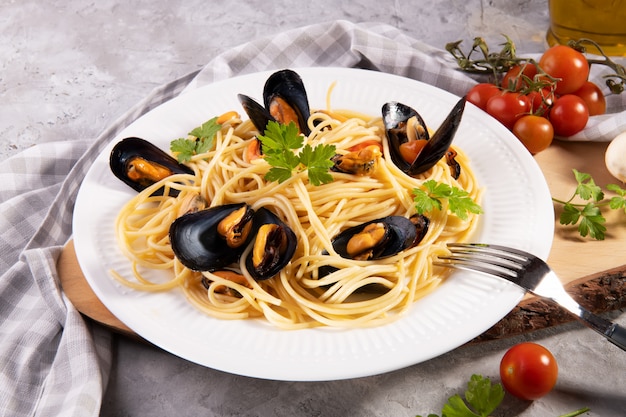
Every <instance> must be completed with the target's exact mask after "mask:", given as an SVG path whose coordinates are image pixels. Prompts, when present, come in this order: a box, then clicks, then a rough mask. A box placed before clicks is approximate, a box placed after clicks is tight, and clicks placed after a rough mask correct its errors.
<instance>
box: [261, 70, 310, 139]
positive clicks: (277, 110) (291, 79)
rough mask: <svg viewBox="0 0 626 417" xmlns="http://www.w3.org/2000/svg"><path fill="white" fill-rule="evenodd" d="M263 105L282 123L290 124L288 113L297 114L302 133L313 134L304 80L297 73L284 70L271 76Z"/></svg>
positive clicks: (265, 89)
mask: <svg viewBox="0 0 626 417" xmlns="http://www.w3.org/2000/svg"><path fill="white" fill-rule="evenodd" d="M263 104H264V105H265V108H266V109H267V110H268V111H269V112H270V114H271V115H272V116H273V117H274V119H276V120H278V121H280V122H281V123H286V122H288V119H289V118H290V117H291V116H287V118H285V116H286V115H287V114H288V113H290V112H293V113H295V116H296V117H297V121H298V127H299V128H300V131H301V132H302V133H304V134H305V135H308V134H309V133H311V131H310V129H309V128H308V120H309V116H310V115H311V113H310V109H309V99H308V97H307V93H306V89H305V88H304V83H303V82H302V78H300V75H298V73H296V72H295V71H292V70H289V69H284V70H280V71H277V72H275V73H273V74H272V75H270V76H269V78H268V79H267V81H266V82H265V86H264V87H263Z"/></svg>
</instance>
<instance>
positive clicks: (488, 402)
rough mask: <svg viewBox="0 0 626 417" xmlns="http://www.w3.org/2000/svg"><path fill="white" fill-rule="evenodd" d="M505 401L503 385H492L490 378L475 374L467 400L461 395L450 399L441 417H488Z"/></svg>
mask: <svg viewBox="0 0 626 417" xmlns="http://www.w3.org/2000/svg"><path fill="white" fill-rule="evenodd" d="M503 399H504V388H502V384H500V383H495V384H492V383H491V381H490V380H489V378H485V377H483V376H481V375H476V374H474V375H472V377H471V378H470V380H469V382H468V383H467V390H466V391H465V400H463V398H461V396H460V395H459V394H455V395H453V396H452V397H450V398H448V402H446V403H445V404H444V406H443V409H442V410H441V415H442V416H444V417H487V416H489V415H490V414H491V413H492V412H493V411H494V410H495V409H496V408H497V407H498V406H499V405H500V403H501V402H502V400H503ZM470 406H471V408H470ZM417 417H420V416H417ZM428 417H437V415H436V414H429V415H428Z"/></svg>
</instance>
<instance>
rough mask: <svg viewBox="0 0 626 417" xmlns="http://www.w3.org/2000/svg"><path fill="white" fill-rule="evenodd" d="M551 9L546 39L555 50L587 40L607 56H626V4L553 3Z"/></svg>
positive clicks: (617, 0)
mask: <svg viewBox="0 0 626 417" xmlns="http://www.w3.org/2000/svg"><path fill="white" fill-rule="evenodd" d="M549 7H550V29H549V30H548V33H547V35H546V39H547V40H548V44H550V45H551V46H553V45H556V44H567V42H568V41H570V40H578V39H581V38H587V39H592V40H594V41H595V42H597V43H598V44H599V45H600V47H601V48H602V50H603V51H604V53H605V54H607V55H614V56H626V0H549ZM585 46H586V47H587V51H588V52H591V53H598V52H597V50H596V49H595V48H593V47H592V46H588V45H585Z"/></svg>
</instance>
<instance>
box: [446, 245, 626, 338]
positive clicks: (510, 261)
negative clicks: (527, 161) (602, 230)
mask: <svg viewBox="0 0 626 417" xmlns="http://www.w3.org/2000/svg"><path fill="white" fill-rule="evenodd" d="M448 248H449V249H450V252H451V254H450V255H448V256H440V257H439V260H440V261H436V262H435V265H440V266H446V267H452V268H458V269H465V270H470V271H478V272H482V273H485V274H489V275H494V276H496V277H500V278H503V279H505V280H507V281H510V282H512V283H514V284H516V285H518V286H520V287H522V288H523V289H524V290H526V291H530V292H531V293H533V294H535V295H538V296H540V297H543V298H546V299H548V300H551V301H553V302H555V303H557V304H559V305H560V306H562V307H564V308H565V309H567V310H568V311H570V312H571V313H572V314H574V315H575V316H576V318H578V319H579V320H580V321H582V322H583V323H584V324H585V325H586V326H588V327H590V328H591V329H593V330H595V331H596V332H598V333H600V334H601V335H602V336H604V337H606V338H607V339H608V340H609V341H610V342H611V343H613V344H615V345H616V346H619V347H620V348H621V349H623V350H626V328H624V327H622V326H619V325H618V324H616V323H613V322H611V321H609V320H607V319H605V318H602V317H600V316H597V315H595V314H593V313H591V312H590V311H588V310H586V309H584V308H583V307H581V306H580V305H579V304H578V303H577V302H576V301H574V299H573V298H572V297H571V296H570V295H569V294H568V293H567V292H566V291H565V288H563V284H562V283H561V280H560V279H559V277H558V276H557V275H556V274H555V273H554V271H552V269H551V268H550V267H549V266H548V264H546V263H545V262H544V261H543V260H541V259H539V258H538V257H536V256H535V255H532V254H530V253H528V252H524V251H521V250H518V249H512V248H508V247H505V246H498V245H488V244H483V243H450V244H448Z"/></svg>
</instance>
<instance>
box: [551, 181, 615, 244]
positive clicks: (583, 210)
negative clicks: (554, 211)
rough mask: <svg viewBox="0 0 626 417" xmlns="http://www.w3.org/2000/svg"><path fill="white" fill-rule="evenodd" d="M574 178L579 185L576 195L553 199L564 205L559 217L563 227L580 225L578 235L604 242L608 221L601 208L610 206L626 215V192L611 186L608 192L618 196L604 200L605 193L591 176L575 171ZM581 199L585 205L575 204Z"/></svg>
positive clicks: (613, 185)
mask: <svg viewBox="0 0 626 417" xmlns="http://www.w3.org/2000/svg"><path fill="white" fill-rule="evenodd" d="M573 172H574V177H575V178H576V182H577V183H578V184H577V186H576V189H575V190H574V193H573V194H572V196H571V197H570V199H569V200H567V201H564V200H559V199H556V198H554V197H553V198H552V201H554V202H555V203H559V204H562V205H563V212H562V213H561V215H560V217H559V223H561V224H562V225H576V224H578V233H580V235H581V236H582V237H586V236H587V235H589V237H591V238H593V239H596V240H604V237H605V232H606V226H605V225H604V223H606V219H605V217H604V215H603V214H602V212H601V211H600V208H601V207H602V206H609V208H611V209H613V210H620V209H623V210H624V213H626V190H624V189H622V188H621V187H620V186H619V185H617V184H609V185H607V186H606V188H607V190H610V191H613V192H614V193H616V194H617V195H616V196H614V197H612V198H611V199H605V198H604V191H603V190H602V188H601V187H600V186H598V185H596V183H595V181H594V180H593V178H592V177H591V175H590V174H587V173H584V172H579V171H577V170H576V169H574V170H573ZM576 197H579V198H580V199H582V200H584V201H585V203H573V201H574V198H576Z"/></svg>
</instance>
